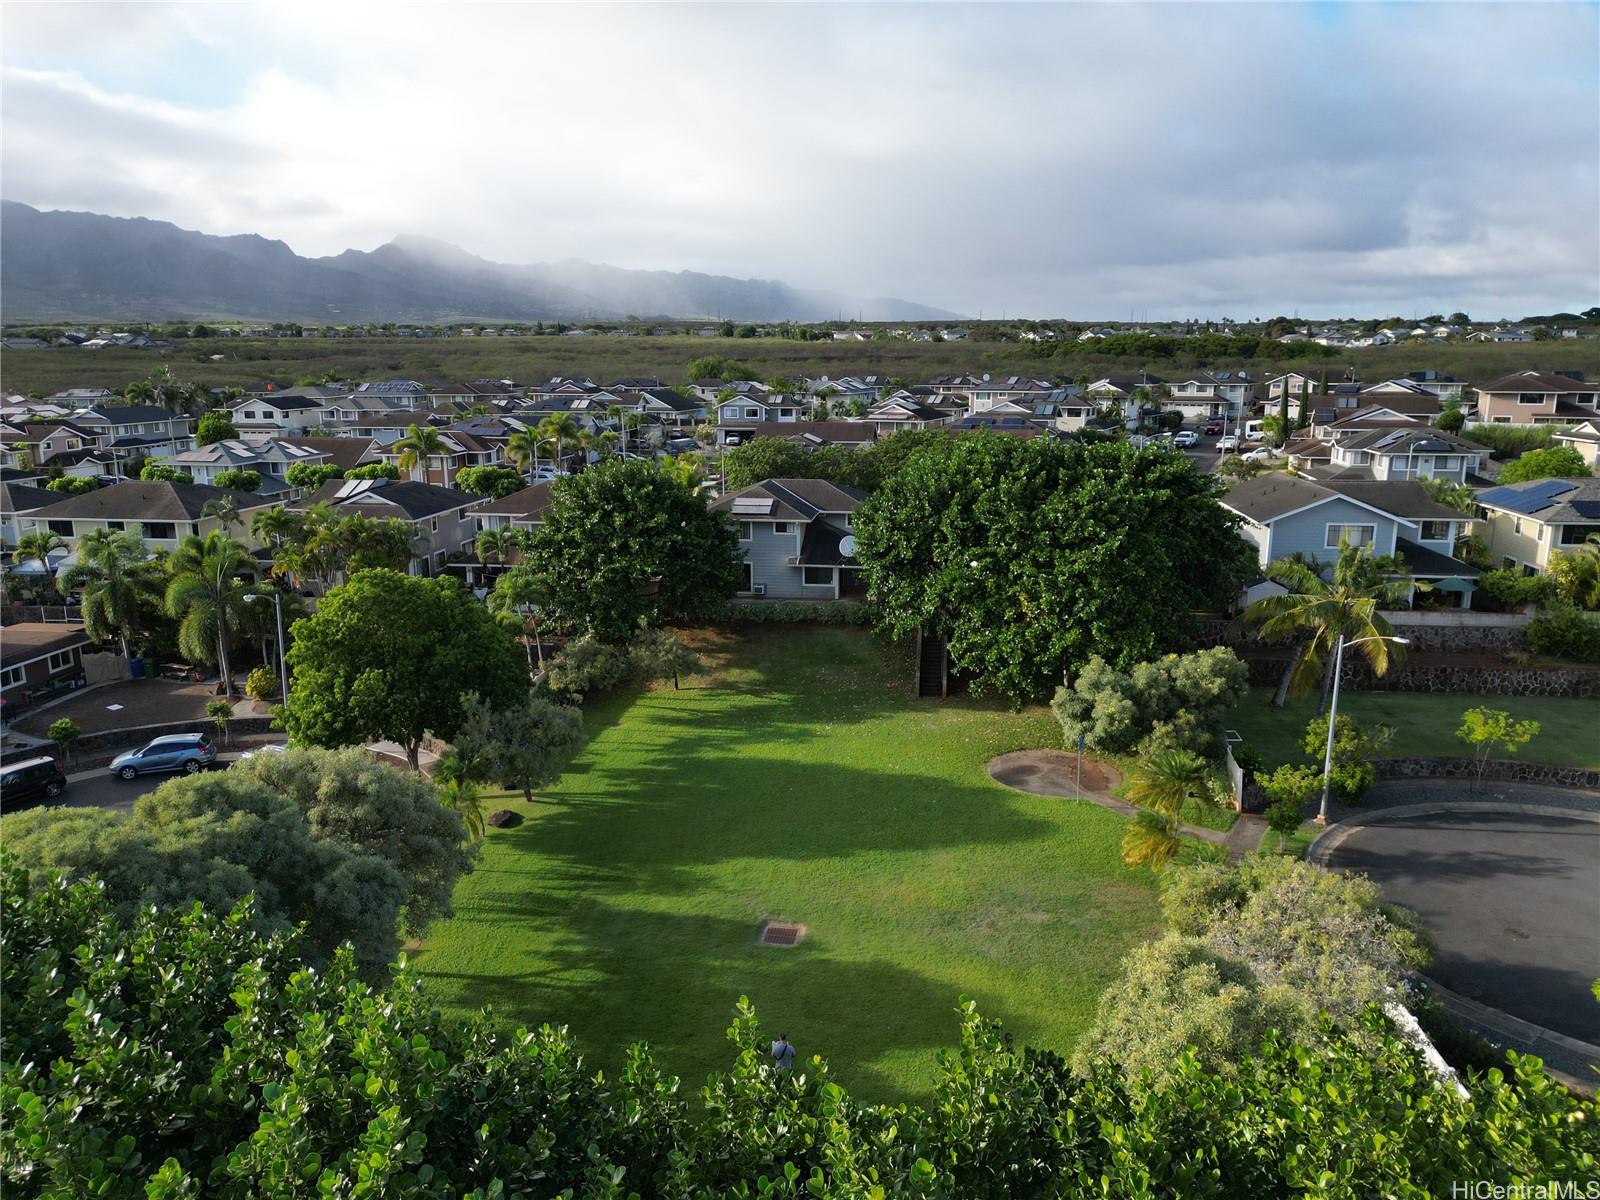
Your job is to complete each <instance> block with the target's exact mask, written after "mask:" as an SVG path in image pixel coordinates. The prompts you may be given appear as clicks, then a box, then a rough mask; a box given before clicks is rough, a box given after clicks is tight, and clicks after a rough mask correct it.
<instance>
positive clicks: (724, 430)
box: [717, 388, 805, 446]
mask: <svg viewBox="0 0 1600 1200" xmlns="http://www.w3.org/2000/svg"><path fill="white" fill-rule="evenodd" d="M804 419H805V407H804V405H803V404H802V403H801V401H800V400H799V399H797V398H796V397H794V396H783V395H779V394H777V393H775V392H771V391H770V390H768V389H766V388H763V389H762V390H761V391H759V392H756V391H751V392H749V393H747V394H744V395H738V394H736V395H735V396H733V398H731V399H728V400H724V401H722V402H721V403H719V404H718V405H717V441H718V442H720V443H723V444H726V445H730V446H736V445H738V444H739V443H740V442H743V441H747V440H749V439H750V438H752V437H754V436H755V430H756V426H757V425H760V424H763V423H773V422H778V421H784V422H793V421H801V420H804Z"/></svg>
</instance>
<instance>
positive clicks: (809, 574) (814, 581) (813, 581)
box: [800, 567, 833, 587]
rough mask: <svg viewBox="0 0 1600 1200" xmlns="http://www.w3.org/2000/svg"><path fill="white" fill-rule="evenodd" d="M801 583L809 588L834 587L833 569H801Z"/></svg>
mask: <svg viewBox="0 0 1600 1200" xmlns="http://www.w3.org/2000/svg"><path fill="white" fill-rule="evenodd" d="M800 582H801V583H803V584H805V585H806V586H807V587H832V586H833V568H832V567H802V568H801V569H800Z"/></svg>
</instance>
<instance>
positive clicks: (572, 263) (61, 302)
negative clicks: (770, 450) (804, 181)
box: [0, 200, 956, 325]
mask: <svg viewBox="0 0 1600 1200" xmlns="http://www.w3.org/2000/svg"><path fill="white" fill-rule="evenodd" d="M628 315H637V316H639V317H642V318H658V317H659V318H686V319H690V320H704V319H712V318H716V319H726V320H733V321H823V320H832V319H836V318H838V317H840V316H844V317H847V318H854V317H859V318H861V319H864V320H868V321H941V320H950V319H955V318H956V314H955V313H950V312H944V311H942V310H940V309H937V308H930V307H928V306H927V305H924V304H915V303H912V302H911V301H909V300H898V299H895V298H893V297H878V298H875V299H866V298H862V297H856V296H845V295H841V294H838V293H834V292H826V291H814V290H808V289H805V288H797V287H791V286H790V285H789V284H786V283H782V282H780V281H778V280H775V279H734V278H731V277H728V276H723V275H704V274H701V273H699V272H695V271H636V270H628V269H626V268H622V267H608V266H603V265H599V264H596V263H588V262H582V261H580V260H577V259H571V260H567V261H564V262H545V263H533V264H531V265H526V266H512V265H508V264H505V263H496V262H490V261H489V260H488V259H484V258H478V257H477V256H475V255H473V254H469V253H467V251H465V250H462V249H461V248H460V247H458V246H452V245H450V244H449V243H447V242H440V241H435V240H433V239H431V238H424V237H412V236H401V237H397V238H395V239H394V240H393V241H391V242H387V243H385V244H384V245H382V246H379V247H378V248H377V249H376V250H370V251H366V250H346V251H345V252H344V253H343V254H337V255H334V256H332V257H329V258H302V257H301V256H300V255H298V254H296V253H295V252H294V251H293V250H291V249H289V247H288V246H287V245H285V244H284V243H283V242H281V241H274V240H272V239H269V238H264V237H261V236H259V235H256V234H240V235H236V236H232V237H217V236H213V235H211V234H204V233H196V232H194V231H192V230H187V229H180V228H178V226H176V225H173V224H171V223H170V222H167V221H152V220H149V219H147V218H144V217H107V216H101V215H100V214H98V213H84V212H58V211H40V210H39V209H36V208H33V207H31V206H29V205H26V204H20V203H18V202H16V201H14V200H6V201H4V202H0V318H3V319H4V320H5V321H6V322H8V323H16V322H48V321H68V320H71V321H90V320H104V321H169V320H186V319H196V320H201V319H205V320H228V319H232V320H256V321H299V322H309V323H313V324H321V325H335V324H346V323H350V322H368V321H371V322H382V321H394V322H442V321H453V320H488V321H497V320H520V321H532V320H544V321H582V320H606V319H619V318H622V317H624V316H628Z"/></svg>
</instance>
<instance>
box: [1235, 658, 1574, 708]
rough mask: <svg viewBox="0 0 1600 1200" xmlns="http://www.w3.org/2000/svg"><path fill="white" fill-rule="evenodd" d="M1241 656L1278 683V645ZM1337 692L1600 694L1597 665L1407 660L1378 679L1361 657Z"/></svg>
mask: <svg viewBox="0 0 1600 1200" xmlns="http://www.w3.org/2000/svg"><path fill="white" fill-rule="evenodd" d="M1241 657H1243V658H1244V660H1245V664H1246V665H1247V666H1248V667H1249V669H1250V675H1249V678H1250V682H1251V684H1252V685H1254V686H1256V687H1277V686H1278V681H1279V680H1280V679H1281V678H1282V677H1283V669H1284V667H1285V666H1286V665H1287V664H1288V661H1289V660H1288V659H1287V658H1286V657H1284V656H1283V652H1282V650H1280V649H1277V648H1272V649H1265V650H1255V651H1247V652H1246V653H1245V654H1243V655H1242V656H1241ZM1339 686H1340V689H1341V690H1349V691H1353V692H1447V693H1452V694H1458V695H1483V696H1566V697H1583V698H1588V697H1594V696H1600V667H1519V666H1515V665H1513V664H1510V663H1507V664H1504V665H1491V666H1484V665H1474V664H1452V663H1416V662H1411V663H1407V664H1406V665H1405V666H1404V667H1401V668H1399V669H1397V670H1395V671H1392V672H1390V674H1388V675H1386V676H1384V677H1382V678H1379V677H1378V676H1376V675H1374V674H1373V673H1372V669H1371V668H1370V667H1368V666H1367V665H1366V664H1365V663H1363V662H1361V661H1360V660H1359V659H1358V660H1355V661H1350V659H1349V656H1348V655H1347V656H1346V661H1345V666H1344V672H1343V677H1342V678H1341V680H1340V683H1339Z"/></svg>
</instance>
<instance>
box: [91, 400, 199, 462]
mask: <svg viewBox="0 0 1600 1200" xmlns="http://www.w3.org/2000/svg"><path fill="white" fill-rule="evenodd" d="M72 424H74V425H76V426H78V427H79V428H80V429H86V430H88V431H89V432H91V433H93V434H94V435H95V436H96V437H97V438H98V441H99V444H98V446H97V449H101V450H109V451H110V452H111V455H112V457H113V458H114V459H115V460H116V461H117V462H118V463H125V462H127V461H129V460H130V459H141V458H166V457H168V456H169V455H173V454H177V453H179V452H180V451H183V450H187V449H188V448H189V447H190V446H192V445H193V444H194V418H193V417H188V416H185V415H183V414H182V413H175V412H171V411H169V410H167V409H165V408H158V407H156V406H155V405H151V404H105V405H100V406H97V407H94V408H81V409H79V410H78V411H76V412H74V413H73V414H72Z"/></svg>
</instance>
